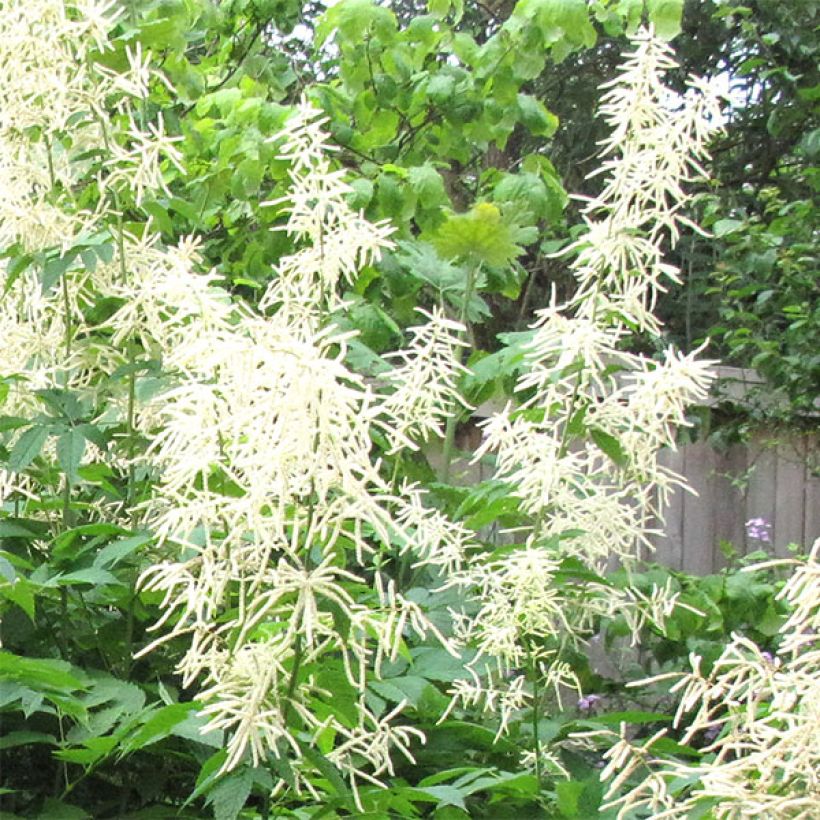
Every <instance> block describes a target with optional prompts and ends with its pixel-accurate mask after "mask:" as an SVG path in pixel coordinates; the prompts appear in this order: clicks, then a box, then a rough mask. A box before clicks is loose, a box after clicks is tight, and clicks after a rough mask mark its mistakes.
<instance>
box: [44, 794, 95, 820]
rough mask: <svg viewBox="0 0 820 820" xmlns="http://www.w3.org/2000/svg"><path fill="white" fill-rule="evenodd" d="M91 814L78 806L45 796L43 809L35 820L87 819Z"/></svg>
mask: <svg viewBox="0 0 820 820" xmlns="http://www.w3.org/2000/svg"><path fill="white" fill-rule="evenodd" d="M90 817H91V815H90V814H89V813H88V812H87V811H85V809H81V808H80V807H79V806H71V805H69V804H68V803H63V801H62V800H55V799H54V798H53V797H48V798H46V801H45V803H43V810H42V811H41V812H40V814H38V815H37V820H57V818H59V820H88V818H90Z"/></svg>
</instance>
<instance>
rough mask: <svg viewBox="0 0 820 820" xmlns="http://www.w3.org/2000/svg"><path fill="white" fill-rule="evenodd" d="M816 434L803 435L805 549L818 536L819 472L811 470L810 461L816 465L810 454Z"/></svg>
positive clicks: (815, 448) (816, 442)
mask: <svg viewBox="0 0 820 820" xmlns="http://www.w3.org/2000/svg"><path fill="white" fill-rule="evenodd" d="M818 444H820V442H818V438H817V436H814V435H810V436H806V437H805V445H804V453H805V456H806V457H805V462H806V465H805V466H806V473H805V478H804V481H805V485H804V487H805V489H804V492H803V546H804V547H805V548H806V551H807V552H808V550H810V549H811V547H812V545H813V544H814V542H815V540H816V539H818V538H820V474H815V473H814V472H813V471H812V462H814V464H815V465H816V459H812V458H811V456H812V454H816V453H817V447H818Z"/></svg>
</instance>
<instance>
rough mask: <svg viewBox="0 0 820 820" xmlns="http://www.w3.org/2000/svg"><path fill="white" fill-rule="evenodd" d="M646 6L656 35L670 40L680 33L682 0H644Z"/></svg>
mask: <svg viewBox="0 0 820 820" xmlns="http://www.w3.org/2000/svg"><path fill="white" fill-rule="evenodd" d="M646 6H647V10H648V12H649V22H650V23H652V25H653V26H654V27H655V33H656V34H657V35H658V37H662V38H663V39H664V40H671V39H672V38H673V37H676V36H677V35H678V34H680V25H681V17H682V16H683V0H646Z"/></svg>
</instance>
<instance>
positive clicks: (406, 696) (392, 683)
mask: <svg viewBox="0 0 820 820" xmlns="http://www.w3.org/2000/svg"><path fill="white" fill-rule="evenodd" d="M428 686H430V683H429V681H427V680H425V679H424V678H420V677H417V676H415V675H404V676H402V677H400V678H390V679H389V680H374V681H372V682H371V683H370V688H371V689H372V690H373V691H374V692H376V693H377V694H379V695H381V696H382V697H383V698H385V699H386V700H388V701H390V702H392V703H401V702H402V701H407V703H409V704H410V705H411V706H417V705H418V702H419V700H420V699H421V696H422V694H423V693H424V690H425V689H426V688H427V687H428Z"/></svg>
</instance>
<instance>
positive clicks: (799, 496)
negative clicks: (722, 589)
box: [654, 433, 820, 575]
mask: <svg viewBox="0 0 820 820" xmlns="http://www.w3.org/2000/svg"><path fill="white" fill-rule="evenodd" d="M817 444H818V442H817V437H816V436H811V435H804V436H793V437H790V438H788V439H786V440H782V439H781V440H769V439H768V437H767V436H766V435H765V434H762V433H761V434H759V435H758V436H756V437H755V438H754V439H752V441H750V442H749V443H748V444H743V445H733V446H731V447H729V448H728V449H723V450H718V449H716V448H714V447H712V446H710V445H709V443H708V442H696V443H694V444H687V445H685V446H683V447H680V448H679V449H678V450H677V451H675V452H673V451H670V450H664V451H663V453H662V454H661V462H662V463H663V464H664V465H665V466H667V467H670V468H671V469H673V470H674V471H675V472H677V473H680V474H681V475H683V476H684V477H685V478H686V480H687V482H688V483H689V485H690V486H691V487H692V488H693V489H694V490H695V491H696V492H697V495H693V494H691V493H687V492H683V491H680V490H679V491H678V492H676V493H675V495H674V496H673V497H672V500H671V503H670V504H669V506H668V507H667V509H666V511H665V518H666V524H665V526H664V531H665V533H666V535H665V536H664V537H660V538H657V539H656V540H655V547H656V552H655V554H654V560H656V561H658V562H659V563H661V564H665V565H666V566H669V567H673V568H675V569H681V570H684V571H686V572H690V573H694V574H698V575H705V574H708V573H710V572H714V571H716V570H718V569H720V568H721V567H722V566H725V564H726V559H725V557H724V555H723V552H722V550H721V549H720V542H721V541H727V542H729V543H731V544H732V546H733V547H734V548H735V549H736V550H737V551H738V552H739V553H740V554H741V555H746V554H748V553H750V552H754V551H755V550H759V549H765V550H767V551H768V552H773V553H774V554H776V555H779V556H785V555H788V554H789V553H788V550H787V547H788V545H789V544H798V545H800V546H802V547H809V546H811V544H812V543H813V542H814V540H815V539H816V538H820V475H818V474H817V473H815V472H813V469H812V462H813V463H814V464H815V465H816V457H815V455H814V454H816V452H817V449H816V448H817ZM753 518H762V519H764V521H766V522H767V524H768V525H769V527H770V537H771V542H770V543H765V542H763V541H761V540H759V539H755V538H751V537H750V536H749V534H748V532H747V528H746V526H745V525H746V522H747V521H749V520H750V519H753Z"/></svg>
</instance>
